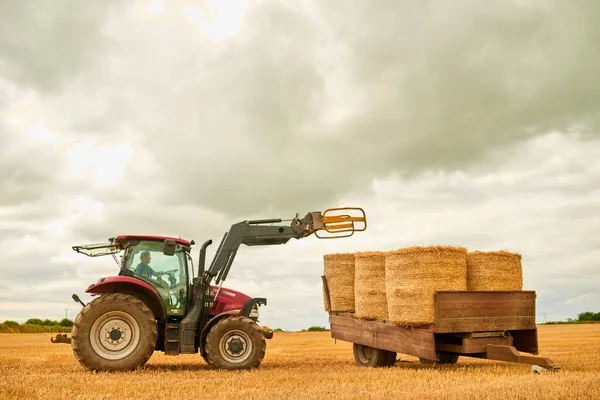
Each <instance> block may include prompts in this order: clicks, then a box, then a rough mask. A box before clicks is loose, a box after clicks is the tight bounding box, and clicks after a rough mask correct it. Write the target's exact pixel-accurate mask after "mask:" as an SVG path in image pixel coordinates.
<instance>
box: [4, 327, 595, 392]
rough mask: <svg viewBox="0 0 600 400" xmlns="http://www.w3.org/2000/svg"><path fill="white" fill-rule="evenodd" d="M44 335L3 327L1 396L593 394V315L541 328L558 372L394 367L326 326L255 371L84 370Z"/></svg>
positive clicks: (287, 339)
mask: <svg viewBox="0 0 600 400" xmlns="http://www.w3.org/2000/svg"><path fill="white" fill-rule="evenodd" d="M50 337H51V335H50V334H0V396H2V397H3V398H8V399H16V398H19V399H30V398H31V399H36V398H43V399H65V398H72V399H75V398H77V399H111V400H112V399H127V398H140V399H142V398H143V399H159V398H166V397H170V398H178V399H192V398H198V397H205V396H206V397H209V398H211V399H225V398H227V399H232V398H233V399H235V398H244V399H246V398H247V399H281V398H285V399H287V398H294V399H300V398H306V399H315V398H328V399H329V398H331V399H333V398H345V399H364V398H405V399H422V398H434V399H559V398H560V399H596V398H598V393H600V352H599V351H598V349H599V348H600V324H595V325H551V326H540V327H539V341H540V347H541V352H542V353H541V354H542V355H544V356H547V357H550V358H552V359H553V361H554V362H556V363H557V364H558V365H559V366H560V367H561V368H562V371H560V372H557V373H544V374H539V375H538V374H534V373H532V372H531V369H530V367H528V366H525V365H517V364H509V363H502V362H496V361H487V360H475V359H469V358H462V359H460V360H459V362H458V364H457V365H454V366H435V367H431V366H424V365H422V364H420V363H418V362H417V360H416V359H415V358H414V357H408V356H400V358H401V360H400V361H399V362H397V363H396V365H395V366H394V367H392V368H385V369H370V368H360V367H356V366H355V365H354V360H353V358H352V346H351V345H350V344H349V343H346V342H341V341H338V342H337V344H335V343H334V340H333V339H331V338H330V333H329V332H303V333H276V334H275V337H274V338H273V339H272V340H270V341H268V342H267V355H266V357H265V359H264V361H263V364H262V365H261V367H260V368H259V369H258V370H256V371H250V372H248V371H244V372H227V371H214V370H211V369H209V367H208V366H207V365H206V364H205V363H204V362H203V361H202V358H201V357H200V356H199V355H185V356H176V357H166V356H164V355H163V354H162V353H156V354H155V355H153V356H152V358H151V359H150V361H149V362H148V364H147V365H146V366H145V367H144V368H142V369H140V370H139V371H136V372H129V373H123V372H118V373H90V372H85V371H84V370H83V369H82V368H81V367H80V365H79V363H77V361H76V360H75V358H74V357H73V354H72V352H71V348H70V346H69V345H64V344H63V345H59V344H51V343H50Z"/></svg>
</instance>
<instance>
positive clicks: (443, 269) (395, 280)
mask: <svg viewBox="0 0 600 400" xmlns="http://www.w3.org/2000/svg"><path fill="white" fill-rule="evenodd" d="M466 258H467V249H465V248H462V247H449V246H431V247H409V248H404V249H399V250H396V251H391V252H388V253H387V254H386V258H385V275H386V293H387V304H388V314H389V320H390V321H391V322H393V323H396V324H398V325H404V326H420V325H428V324H432V323H434V321H435V301H434V293H435V292H436V291H442V290H466V289H467V262H466Z"/></svg>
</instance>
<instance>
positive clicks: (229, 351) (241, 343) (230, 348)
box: [219, 329, 252, 364]
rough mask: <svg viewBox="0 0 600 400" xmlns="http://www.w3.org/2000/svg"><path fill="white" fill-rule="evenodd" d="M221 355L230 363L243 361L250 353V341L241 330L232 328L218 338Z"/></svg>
mask: <svg viewBox="0 0 600 400" xmlns="http://www.w3.org/2000/svg"><path fill="white" fill-rule="evenodd" d="M219 347H220V353H221V356H222V357H223V358H224V359H225V360H226V361H228V362H230V363H232V364H239V363H243V362H244V361H246V360H247V359H248V357H250V356H251V354H252V341H251V339H250V337H249V336H248V334H247V333H246V332H244V331H242V330H237V329H236V330H232V331H229V332H228V333H226V334H225V335H223V337H221V340H220V344H219Z"/></svg>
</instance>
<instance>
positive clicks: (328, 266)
mask: <svg viewBox="0 0 600 400" xmlns="http://www.w3.org/2000/svg"><path fill="white" fill-rule="evenodd" d="M323 264H324V275H325V278H326V280H327V288H328V289H329V299H330V304H331V311H332V312H354V254H353V253H346V254H326V255H325V256H323ZM325 306H327V305H325Z"/></svg>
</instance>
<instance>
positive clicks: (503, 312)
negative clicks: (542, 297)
mask: <svg viewBox="0 0 600 400" xmlns="http://www.w3.org/2000/svg"><path fill="white" fill-rule="evenodd" d="M324 283H325V285H326V282H324ZM325 288H326V286H325ZM328 292H329V291H328V290H327V288H326V289H325V294H326V301H329V293H328ZM434 296H435V322H434V323H433V324H431V325H429V326H425V327H407V326H398V325H396V324H392V323H391V322H390V321H388V320H385V319H383V320H373V321H372V320H364V319H358V318H356V317H355V316H354V314H351V313H335V312H334V313H332V312H330V324H331V337H332V338H334V339H339V340H344V341H347V342H351V343H353V344H354V346H353V347H354V358H355V361H356V363H357V364H358V365H361V366H370V367H381V366H391V365H393V364H394V362H395V361H396V353H402V354H407V355H411V356H415V357H419V359H420V360H421V362H423V363H431V364H433V363H438V364H454V363H456V362H457V360H458V358H459V357H460V356H465V357H475V358H483V359H488V360H498V361H507V362H514V363H521V364H529V365H532V366H534V367H533V369H534V370H536V371H538V372H540V371H542V370H558V369H559V367H558V366H556V365H555V364H554V363H553V362H552V360H550V359H549V358H545V357H539V356H537V354H538V352H539V349H538V340H537V327H536V323H535V298H536V294H535V292H534V291H495V292H492V291H489V292H487V291H486V292H475V291H444V292H436V293H435V295H434Z"/></svg>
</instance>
